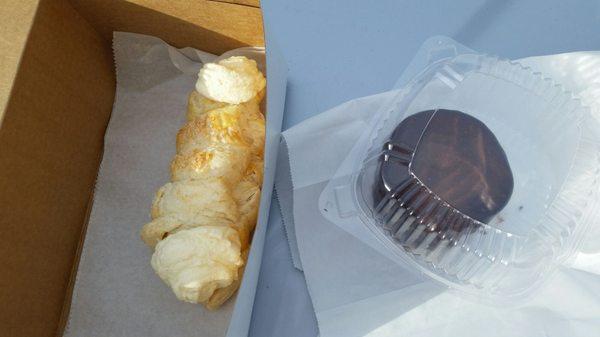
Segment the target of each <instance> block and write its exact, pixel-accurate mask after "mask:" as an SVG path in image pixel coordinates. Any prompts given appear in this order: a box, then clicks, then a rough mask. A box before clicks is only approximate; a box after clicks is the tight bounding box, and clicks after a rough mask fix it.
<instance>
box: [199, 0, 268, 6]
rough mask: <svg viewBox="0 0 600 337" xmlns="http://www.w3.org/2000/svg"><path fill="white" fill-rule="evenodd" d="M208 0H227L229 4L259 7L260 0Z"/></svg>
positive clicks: (223, 0) (216, 0)
mask: <svg viewBox="0 0 600 337" xmlns="http://www.w3.org/2000/svg"><path fill="white" fill-rule="evenodd" d="M210 1H215V2H227V3H230V4H238V5H244V6H250V7H257V8H259V7H260V1H259V0H210Z"/></svg>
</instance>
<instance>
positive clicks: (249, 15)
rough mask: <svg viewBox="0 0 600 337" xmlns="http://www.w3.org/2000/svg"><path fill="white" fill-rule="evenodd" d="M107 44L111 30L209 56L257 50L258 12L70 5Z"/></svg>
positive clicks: (183, 4)
mask: <svg viewBox="0 0 600 337" xmlns="http://www.w3.org/2000/svg"><path fill="white" fill-rule="evenodd" d="M71 2H72V3H73V5H74V6H75V7H76V8H77V9H78V10H79V12H80V13H81V14H82V15H84V16H85V17H86V18H87V19H88V20H89V21H90V22H91V23H92V25H93V26H94V27H96V28H97V29H98V31H99V32H100V34H101V35H102V36H103V37H104V38H105V39H106V40H107V41H110V40H111V39H112V32H113V31H124V32H131V33H141V34H147V35H152V36H156V37H159V38H161V39H163V40H165V41H167V42H168V43H169V44H171V45H173V46H176V47H194V48H198V49H201V50H204V51H208V52H211V53H215V54H221V53H223V52H225V51H227V50H231V49H234V48H239V47H243V46H263V45H264V36H263V29H262V16H261V11H260V9H259V8H254V7H249V6H242V5H238V4H231V3H225V2H215V1H206V0H194V1H190V0H174V1H164V0H128V1H125V0H72V1H71Z"/></svg>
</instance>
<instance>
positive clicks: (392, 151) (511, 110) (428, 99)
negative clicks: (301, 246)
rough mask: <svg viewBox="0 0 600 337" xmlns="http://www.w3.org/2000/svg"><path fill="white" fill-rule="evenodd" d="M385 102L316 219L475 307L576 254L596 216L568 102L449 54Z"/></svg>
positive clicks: (589, 134) (480, 58) (554, 91)
mask: <svg viewBox="0 0 600 337" xmlns="http://www.w3.org/2000/svg"><path fill="white" fill-rule="evenodd" d="M382 106H383V108H382V109H380V110H379V111H378V112H377V116H375V117H374V120H373V122H372V127H371V130H369V131H366V133H365V135H363V137H362V138H361V139H360V140H359V141H358V142H357V144H356V145H355V147H354V148H353V150H352V151H351V153H350V154H349V156H348V158H347V160H346V161H345V164H344V165H342V166H341V167H340V169H339V170H338V173H337V174H336V175H335V177H334V178H333V179H332V180H330V182H329V184H328V185H327V187H326V188H325V190H324V191H323V193H322V195H321V198H320V200H319V204H320V207H321V211H322V213H323V215H324V216H325V217H326V218H328V219H329V220H331V221H332V222H334V223H336V224H341V226H344V224H345V223H346V224H347V223H348V222H349V221H350V222H361V223H362V224H364V225H365V226H367V227H368V228H369V229H371V230H372V232H373V233H374V234H375V235H376V236H377V238H378V239H380V241H381V242H382V243H383V244H385V245H386V246H387V247H388V248H389V249H390V250H391V251H392V252H393V256H394V257H395V258H398V259H399V260H401V261H406V262H409V263H410V264H411V265H413V266H415V267H417V268H419V269H420V270H421V271H422V272H424V273H425V274H427V275H429V276H430V277H432V278H434V279H436V280H438V281H440V282H443V283H444V284H446V285H449V286H451V287H453V288H457V289H460V290H463V291H465V292H468V293H471V294H475V295H477V296H478V297H481V298H492V299H511V298H518V297H523V296H525V295H526V294H528V293H530V292H531V291H532V290H533V289H535V288H536V286H537V285H539V284H540V283H541V282H542V281H543V280H544V279H545V278H546V277H547V275H548V274H549V273H550V272H551V271H552V270H553V269H555V268H556V267H557V266H558V265H559V264H560V263H561V262H564V261H565V260H566V259H567V258H568V257H569V256H570V255H571V254H572V252H573V251H574V250H575V249H576V248H577V244H578V241H579V239H580V238H581V236H582V235H584V233H585V231H586V228H587V227H588V226H589V223H590V222H591V220H592V219H593V218H594V213H595V212H597V211H598V204H599V201H598V200H599V192H600V189H599V178H600V134H599V132H600V126H599V125H598V122H597V121H596V120H595V119H594V118H592V116H591V115H590V113H589V111H588V110H587V108H586V107H584V106H582V105H581V103H580V101H579V100H578V99H576V98H575V97H573V95H572V94H571V93H569V92H567V91H565V90H564V89H563V88H562V87H561V86H560V85H558V84H557V83H554V82H553V81H552V80H551V79H547V78H544V77H543V75H541V74H539V73H533V72H532V71H531V70H530V69H527V68H524V67H522V66H521V65H520V64H518V63H514V62H511V61H507V60H502V59H498V58H495V57H489V56H485V55H480V54H459V55H451V56H449V57H442V58H440V59H439V60H436V61H434V62H431V64H430V65H429V66H428V67H427V68H426V69H425V70H424V71H423V72H421V73H420V74H419V75H418V76H417V77H416V78H414V79H413V80H412V81H411V82H410V83H409V84H408V85H406V86H405V87H404V88H402V89H401V90H399V91H397V94H396V95H395V97H394V98H393V99H391V100H389V101H387V102H385V103H384V104H383V105H382ZM374 113H375V112H374Z"/></svg>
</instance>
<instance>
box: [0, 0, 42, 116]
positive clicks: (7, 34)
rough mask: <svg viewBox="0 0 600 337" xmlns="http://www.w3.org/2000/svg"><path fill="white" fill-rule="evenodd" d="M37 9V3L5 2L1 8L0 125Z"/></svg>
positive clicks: (7, 0) (11, 0) (14, 0)
mask: <svg viewBox="0 0 600 337" xmlns="http://www.w3.org/2000/svg"><path fill="white" fill-rule="evenodd" d="M36 9H37V1H21V0H5V1H3V3H2V5H1V6H0V19H1V20H2V24H1V25H0V36H2V37H3V38H0V50H2V52H1V53H0V124H2V116H3V115H4V110H5V109H6V103H7V101H8V97H9V95H10V91H11V89H12V84H13V79H14V78H15V75H16V74H17V68H18V67H19V60H20V58H21V54H22V53H23V49H24V48H25V41H26V40H27V35H28V34H29V29H30V28H31V22H32V21H33V17H34V16H35V11H36Z"/></svg>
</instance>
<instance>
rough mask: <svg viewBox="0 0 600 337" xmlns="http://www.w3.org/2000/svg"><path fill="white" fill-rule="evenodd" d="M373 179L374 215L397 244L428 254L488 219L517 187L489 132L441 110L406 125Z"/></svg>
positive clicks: (396, 134) (387, 149)
mask: <svg viewBox="0 0 600 337" xmlns="http://www.w3.org/2000/svg"><path fill="white" fill-rule="evenodd" d="M377 174H378V181H379V184H377V186H376V187H375V191H374V192H375V195H374V197H375V205H376V208H375V216H376V217H377V218H378V219H379V221H380V222H381V223H382V224H383V227H384V229H385V230H386V231H388V232H389V233H390V234H391V235H393V237H394V238H395V239H396V240H397V241H398V242H399V243H400V244H402V245H404V246H405V247H409V248H416V247H418V248H419V249H426V250H429V249H434V248H435V244H436V242H438V241H440V240H444V239H450V240H458V237H460V236H461V234H464V233H465V232H469V231H474V230H476V229H477V227H479V226H481V224H482V223H486V222H487V221H489V220H490V219H491V218H492V217H494V216H495V215H496V214H498V213H499V212H500V211H501V210H502V209H503V208H504V206H506V204H507V203H508V201H509V199H510V196H511V194H512V191H513V184H514V182H513V176H512V172H511V169H510V165H509V163H508V159H507V158H506V154H505V153H504V150H503V149H502V147H501V146H500V143H499V142H498V140H497V139H496V137H495V136H494V134H493V133H492V131H490V129H489V128H488V127H487V126H486V125H485V124H483V123H482V122H481V121H479V120H477V119H476V118H474V117H472V116H469V115H467V114H465V113H462V112H460V111H455V110H445V109H439V110H428V111H423V112H419V113H417V114H415V115H412V116H410V117H408V118H406V119H404V120H403V121H402V122H401V123H400V124H399V125H398V126H397V127H396V129H395V130H394V132H393V133H392V135H391V137H390V139H389V141H388V142H387V143H386V144H385V147H384V151H383V153H382V155H381V157H380V164H379V170H378V172H377ZM429 234H439V235H429Z"/></svg>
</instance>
